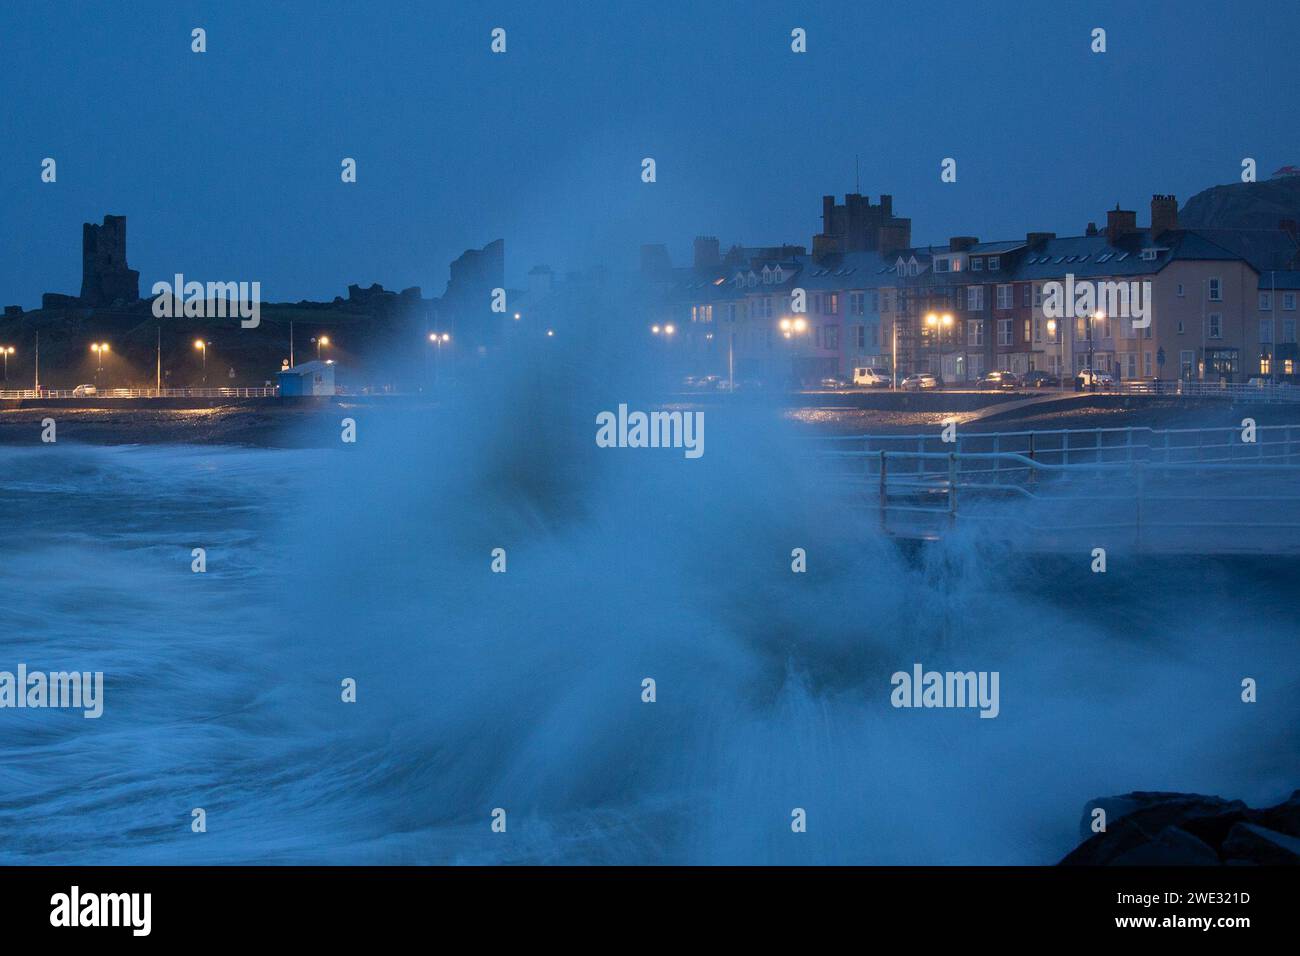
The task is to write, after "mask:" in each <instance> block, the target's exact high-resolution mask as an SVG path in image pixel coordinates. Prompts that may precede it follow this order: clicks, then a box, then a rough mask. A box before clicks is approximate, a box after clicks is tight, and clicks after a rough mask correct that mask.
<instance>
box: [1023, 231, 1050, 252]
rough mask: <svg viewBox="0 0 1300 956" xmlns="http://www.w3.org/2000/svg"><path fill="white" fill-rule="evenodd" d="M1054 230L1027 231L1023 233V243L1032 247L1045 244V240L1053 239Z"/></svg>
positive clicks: (1035, 247)
mask: <svg viewBox="0 0 1300 956" xmlns="http://www.w3.org/2000/svg"><path fill="white" fill-rule="evenodd" d="M1055 238H1056V233H1054V232H1027V233H1025V245H1027V246H1029V247H1030V248H1033V249H1038V248H1040V247H1042V246H1045V245H1047V240H1049V239H1055Z"/></svg>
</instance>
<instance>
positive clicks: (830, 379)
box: [821, 375, 849, 388]
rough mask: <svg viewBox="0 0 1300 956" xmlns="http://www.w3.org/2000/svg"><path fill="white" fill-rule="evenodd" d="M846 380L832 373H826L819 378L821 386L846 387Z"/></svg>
mask: <svg viewBox="0 0 1300 956" xmlns="http://www.w3.org/2000/svg"><path fill="white" fill-rule="evenodd" d="M848 384H849V383H848V382H846V381H844V379H842V378H839V377H837V376H834V375H828V376H826V377H825V378H824V379H822V380H821V387H822V388H847V387H848Z"/></svg>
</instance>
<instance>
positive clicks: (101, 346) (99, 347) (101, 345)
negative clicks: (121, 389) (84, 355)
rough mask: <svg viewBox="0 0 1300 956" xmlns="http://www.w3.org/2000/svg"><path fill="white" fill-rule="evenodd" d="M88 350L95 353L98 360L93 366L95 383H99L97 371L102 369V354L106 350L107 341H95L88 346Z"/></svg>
mask: <svg viewBox="0 0 1300 956" xmlns="http://www.w3.org/2000/svg"><path fill="white" fill-rule="evenodd" d="M90 350H91V351H92V352H94V353H95V358H96V359H97V360H98V361H97V364H96V366H95V384H96V385H98V384H99V373H100V372H102V371H104V355H105V353H107V352H108V343H107V342H95V343H94V344H92V345H91V346H90Z"/></svg>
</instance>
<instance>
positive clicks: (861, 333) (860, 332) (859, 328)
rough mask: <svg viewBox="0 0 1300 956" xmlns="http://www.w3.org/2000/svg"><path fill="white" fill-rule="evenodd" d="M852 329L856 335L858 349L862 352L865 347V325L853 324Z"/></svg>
mask: <svg viewBox="0 0 1300 956" xmlns="http://www.w3.org/2000/svg"><path fill="white" fill-rule="evenodd" d="M854 329H855V330H856V333H857V337H858V351H859V352H864V351H866V348H867V327H866V326H865V325H855V326H854Z"/></svg>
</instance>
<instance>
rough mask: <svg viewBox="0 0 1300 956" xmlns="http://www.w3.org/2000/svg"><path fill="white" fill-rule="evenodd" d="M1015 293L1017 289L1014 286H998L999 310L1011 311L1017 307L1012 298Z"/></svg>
mask: <svg viewBox="0 0 1300 956" xmlns="http://www.w3.org/2000/svg"><path fill="white" fill-rule="evenodd" d="M989 261H990V262H992V261H993V260H991V259H990V260H989ZM1014 291H1015V289H1014V287H1013V286H1009V285H1000V286H998V308H999V309H1011V308H1014V307H1015V304H1016V300H1015V299H1014V298H1012V293H1013V292H1014Z"/></svg>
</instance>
